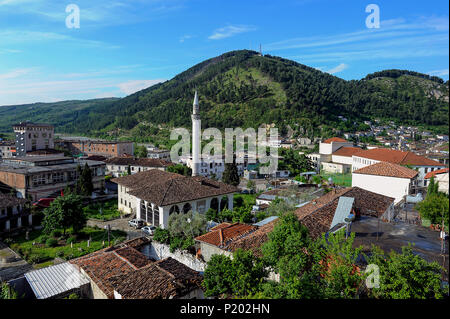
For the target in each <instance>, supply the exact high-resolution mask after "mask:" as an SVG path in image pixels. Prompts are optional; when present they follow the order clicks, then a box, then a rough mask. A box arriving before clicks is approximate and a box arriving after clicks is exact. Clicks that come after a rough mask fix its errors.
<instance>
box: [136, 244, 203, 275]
mask: <svg viewBox="0 0 450 319" xmlns="http://www.w3.org/2000/svg"><path fill="white" fill-rule="evenodd" d="M141 252H142V253H143V254H144V255H146V256H148V257H150V258H153V259H157V260H159V259H164V258H167V257H172V258H173V259H175V260H177V261H179V262H180V263H182V264H185V265H186V266H188V267H189V268H192V269H194V270H195V271H198V272H200V273H203V272H204V271H205V268H206V263H205V262H203V261H201V260H199V259H197V258H195V256H194V255H192V254H190V253H188V252H187V251H180V250H178V249H177V250H176V251H174V252H173V253H171V252H170V248H169V246H168V245H165V244H161V243H157V242H155V241H153V242H152V243H151V245H148V246H147V247H145V248H144V249H142V250H141Z"/></svg>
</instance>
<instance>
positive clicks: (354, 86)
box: [0, 50, 449, 134]
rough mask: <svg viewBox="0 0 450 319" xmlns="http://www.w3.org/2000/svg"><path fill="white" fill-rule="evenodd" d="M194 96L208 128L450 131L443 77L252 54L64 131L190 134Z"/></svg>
mask: <svg viewBox="0 0 450 319" xmlns="http://www.w3.org/2000/svg"><path fill="white" fill-rule="evenodd" d="M195 89H197V90H198V92H199V97H200V111H201V115H202V126H203V127H217V128H225V127H238V126H239V127H242V128H246V127H257V126H259V125H260V124H263V123H276V124H277V125H281V126H285V125H287V124H291V126H292V125H293V124H296V123H298V124H299V125H300V126H302V127H305V128H308V127H309V128H314V127H317V126H319V125H321V124H329V125H333V123H334V122H336V121H338V120H337V117H338V116H339V115H343V116H345V117H347V118H349V119H351V120H356V121H361V120H365V119H371V118H374V117H380V118H386V119H393V120H398V121H400V122H403V123H412V124H413V123H415V124H417V123H420V124H424V125H433V126H441V127H444V128H445V127H446V128H447V130H448V111H449V110H448V97H449V93H448V82H446V83H444V81H443V80H442V79H440V78H437V77H430V76H428V75H425V74H420V73H417V72H412V71H406V70H405V71H404V70H386V71H381V72H377V73H373V74H370V75H368V76H367V77H365V78H364V79H362V80H352V81H346V80H343V79H340V78H338V77H335V76H333V75H331V74H328V73H324V72H321V71H319V70H317V69H314V68H311V67H308V66H305V65H302V64H300V63H297V62H294V61H291V60H287V59H283V58H280V57H274V56H270V55H265V56H260V55H259V54H258V53H257V52H255V51H248V50H240V51H232V52H228V53H225V54H223V55H221V56H218V57H215V58H212V59H209V60H206V61H204V62H202V63H200V64H197V65H195V66H193V67H192V68H190V69H188V70H186V71H184V72H183V73H180V74H179V75H177V76H175V77H174V78H173V79H171V80H169V81H166V82H164V83H160V84H157V85H154V86H152V87H150V88H147V89H145V90H142V91H139V92H136V93H134V94H132V95H130V96H127V97H125V98H122V99H120V100H112V101H105V103H99V104H96V105H93V106H91V107H86V108H79V109H73V110H71V116H70V117H68V119H69V120H66V121H62V122H61V123H58V124H59V125H58V130H59V131H65V132H72V133H91V134H99V133H106V132H111V131H116V132H117V131H118V130H126V131H128V130H132V131H134V132H139V134H142V132H144V131H145V130H146V128H152V129H155V127H156V125H163V126H165V127H173V126H185V127H190V125H191V118H190V114H191V111H192V100H193V96H194V90H195ZM1 110H2V108H0V112H1ZM1 121H2V120H1V119H0V122H1ZM42 121H45V119H42ZM46 122H49V121H48V120H47V121H46ZM149 125H150V126H149Z"/></svg>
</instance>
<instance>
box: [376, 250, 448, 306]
mask: <svg viewBox="0 0 450 319" xmlns="http://www.w3.org/2000/svg"><path fill="white" fill-rule="evenodd" d="M368 262H369V263H371V264H375V265H377V266H378V267H379V281H380V282H379V288H372V289H371V290H370V291H369V295H370V296H371V297H374V298H380V299H441V298H444V297H445V296H446V295H448V286H447V288H445V289H444V288H442V284H441V271H442V270H443V269H442V267H441V266H440V265H439V264H438V263H437V262H431V263H429V262H427V261H426V260H424V259H423V258H422V257H420V256H418V255H416V254H414V253H413V251H412V248H411V246H410V245H409V246H404V247H402V252H401V253H396V252H394V251H391V252H390V253H389V254H388V255H386V254H385V253H384V251H382V250H381V249H380V248H378V247H376V246H373V247H372V253H371V256H370V257H368Z"/></svg>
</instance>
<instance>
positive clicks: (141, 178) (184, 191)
mask: <svg viewBox="0 0 450 319" xmlns="http://www.w3.org/2000/svg"><path fill="white" fill-rule="evenodd" d="M111 181H113V182H115V183H117V184H119V185H123V186H125V187H129V188H131V191H129V192H128V193H129V194H130V195H133V196H135V197H137V198H140V199H144V200H146V201H148V202H151V203H154V204H156V205H158V206H166V205H172V204H176V203H180V202H187V201H191V200H197V199H200V198H206V197H213V196H220V195H226V194H231V193H236V192H238V191H239V189H238V188H237V187H234V186H232V185H228V184H225V183H222V182H218V181H215V180H212V179H209V178H206V177H202V176H195V177H191V176H183V175H179V174H175V173H170V172H165V171H160V170H157V169H151V170H148V171H145V172H140V173H136V174H133V175H129V176H124V177H120V178H114V179H112V180H111Z"/></svg>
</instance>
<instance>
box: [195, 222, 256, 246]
mask: <svg viewBox="0 0 450 319" xmlns="http://www.w3.org/2000/svg"><path fill="white" fill-rule="evenodd" d="M218 226H220V225H218ZM218 226H216V229H214V230H211V231H210V232H208V233H206V234H204V235H201V236H198V237H196V238H195V240H197V241H201V242H205V243H208V244H211V245H214V246H217V247H220V248H226V247H227V246H228V245H229V244H230V243H231V242H232V241H234V240H236V239H238V238H240V237H242V236H244V235H246V234H248V233H250V232H252V231H255V230H256V229H258V227H257V226H252V225H247V224H240V223H234V224H231V225H227V226H225V227H218Z"/></svg>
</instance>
